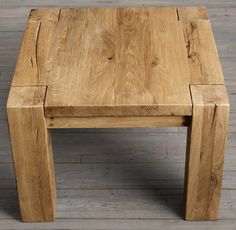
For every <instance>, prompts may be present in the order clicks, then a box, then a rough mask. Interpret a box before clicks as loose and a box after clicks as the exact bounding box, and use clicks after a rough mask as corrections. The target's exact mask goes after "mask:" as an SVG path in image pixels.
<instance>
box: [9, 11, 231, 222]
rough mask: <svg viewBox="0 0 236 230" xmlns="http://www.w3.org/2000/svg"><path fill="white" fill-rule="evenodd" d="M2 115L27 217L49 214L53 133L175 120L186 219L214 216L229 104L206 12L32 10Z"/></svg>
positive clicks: (172, 124) (48, 218)
mask: <svg viewBox="0 0 236 230" xmlns="http://www.w3.org/2000/svg"><path fill="white" fill-rule="evenodd" d="M7 113H8V121H9V130H10V138H11V144H12V154H13V159H14V166H15V173H16V179H17V187H18V194H19V202H20V210H21V216H22V220H23V221H52V220H53V219H54V218H55V209H56V188H55V178H54V169H53V160H52V151H51V141H50V129H52V128H101V127H102V128H111V127H113V128H114V127H115V128H116V127H117V128H118V127H119V128H120V127H181V126H187V127H188V137H187V142H188V144H187V155H186V177H185V182H186V183H185V185H186V186H185V200H186V213H185V218H186V220H216V219H217V214H218V209H219V203H220V192H221V184H222V174H223V162H224V151H225V141H226V134H227V125H228V113H229V102H228V96H227V92H226V89H225V86H224V79H223V74H222V69H221V65H220V62H219V57H218V54H217V49H216V45H215V41H214V37H213V33H212V29H211V25H210V22H209V20H208V15H207V10H206V9H205V8H151V7H150V8H100V9H91V8H90V9H83V8H77V9H39V10H32V11H31V13H30V16H29V20H28V23H27V26H26V30H25V34H24V38H23V42H22V46H21V50H20V54H19V58H18V61H17V65H16V70H15V74H14V77H13V81H12V85H11V89H10V94H9V99H8V104H7ZM153 202H154V201H153Z"/></svg>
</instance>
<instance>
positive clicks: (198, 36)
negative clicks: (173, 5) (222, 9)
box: [177, 7, 224, 84]
mask: <svg viewBox="0 0 236 230" xmlns="http://www.w3.org/2000/svg"><path fill="white" fill-rule="evenodd" d="M177 10H178V18H179V20H180V21H181V22H182V23H183V33H184V38H185V42H186V48H187V55H188V62H189V66H190V72H191V84H224V77H223V73H222V69H221V64H220V60H219V55H218V52H217V48H216V43H215V40H214V35H213V32H212V28H211V24H210V21H209V20H208V19H209V17H208V11H207V8H205V7H182V8H178V9H177Z"/></svg>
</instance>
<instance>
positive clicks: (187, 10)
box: [177, 7, 209, 21]
mask: <svg viewBox="0 0 236 230" xmlns="http://www.w3.org/2000/svg"><path fill="white" fill-rule="evenodd" d="M177 12H178V18H179V20H180V21H184V20H186V21H190V20H198V19H203V20H204V19H205V20H207V19H209V16H208V10H207V8H206V7H180V8H177Z"/></svg>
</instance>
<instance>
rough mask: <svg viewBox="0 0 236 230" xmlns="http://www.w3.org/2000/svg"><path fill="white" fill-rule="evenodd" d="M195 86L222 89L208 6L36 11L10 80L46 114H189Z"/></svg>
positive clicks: (221, 77)
mask: <svg viewBox="0 0 236 230" xmlns="http://www.w3.org/2000/svg"><path fill="white" fill-rule="evenodd" d="M192 84H201V85H202V84H203V85H210V84H224V79H223V74H222V70H221V65H220V61H219V57H218V53H217V49H216V45H215V41H214V37H213V33H212V29H211V25H210V22H209V19H208V14H207V9H205V8H192V7H191V8H174V7H173V8H156V7H147V8H73V9H66V8H65V9H55V8H54V9H37V10H32V11H31V13H30V16H29V20H28V23H27V25H26V29H25V34H24V38H23V42H22V46H21V50H20V54H19V57H18V61H17V65H16V69H15V74H14V78H13V81H12V86H47V91H46V96H45V114H46V116H48V117H60V116H133V115H134V116H136V115H137V116H139V115H147V116H152V115H176V116H189V115H191V114H192V101H191V95H190V90H189V86H190V85H192Z"/></svg>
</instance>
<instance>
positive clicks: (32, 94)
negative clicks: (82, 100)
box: [7, 86, 56, 221]
mask: <svg viewBox="0 0 236 230" xmlns="http://www.w3.org/2000/svg"><path fill="white" fill-rule="evenodd" d="M45 93H46V87H44V86H36V87H34V86H32V87H31V86H30V87H12V88H11V90H10V95H9V99H8V104H7V115H8V122H9V131H10V138H11V146H12V154H13V160H14V168H15V174H16V181H17V188H18V197H19V203H20V210H21V217H22V220H23V221H53V220H54V217H55V206H56V189H55V179H54V168H53V159H52V151H51V140H50V134H49V132H48V129H47V126H46V122H45V118H44V108H43V104H44V99H45Z"/></svg>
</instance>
